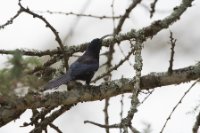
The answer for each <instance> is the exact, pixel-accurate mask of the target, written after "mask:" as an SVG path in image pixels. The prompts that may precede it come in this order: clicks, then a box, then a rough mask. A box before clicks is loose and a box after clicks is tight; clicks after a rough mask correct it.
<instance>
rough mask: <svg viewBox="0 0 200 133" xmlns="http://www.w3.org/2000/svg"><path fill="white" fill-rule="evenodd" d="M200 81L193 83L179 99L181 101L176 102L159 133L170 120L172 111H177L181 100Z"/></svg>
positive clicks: (161, 132)
mask: <svg viewBox="0 0 200 133" xmlns="http://www.w3.org/2000/svg"><path fill="white" fill-rule="evenodd" d="M199 81H200V79H198V80H197V81H195V82H194V83H193V84H192V85H191V86H190V88H189V89H188V90H187V91H186V92H185V93H184V94H183V96H182V97H181V99H180V100H179V101H178V103H177V104H176V105H175V106H174V108H173V109H172V111H171V113H170V114H169V116H168V117H167V119H166V121H165V123H164V125H163V127H162V129H161V131H160V133H163V131H164V129H165V127H166V125H167V122H168V121H169V120H170V119H171V116H172V114H173V113H174V111H175V110H176V109H177V107H178V106H179V105H180V104H181V103H182V101H183V99H184V98H185V97H186V95H187V94H188V93H189V92H190V91H191V89H192V88H193V87H194V86H195V85H196V84H197V83H198V82H199Z"/></svg>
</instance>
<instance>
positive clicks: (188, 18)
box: [0, 0, 200, 133]
mask: <svg viewBox="0 0 200 133" xmlns="http://www.w3.org/2000/svg"><path fill="white" fill-rule="evenodd" d="M151 1H152V0H151ZM111 2H112V0H110V1H108V0H91V2H90V5H89V6H88V8H87V10H86V12H85V13H86V14H95V15H100V16H101V15H111V8H110V5H111ZM129 2H130V1H129V0H127V1H124V0H116V4H115V14H116V15H117V14H119V15H121V14H122V13H123V12H124V10H125V9H126V8H127V6H128V5H129ZM85 3H86V0H81V1H80V0H73V1H72V0H42V1H41V0H29V1H28V0H23V5H24V6H25V7H26V6H28V7H29V8H30V9H31V10H33V11H37V10H42V11H45V10H51V11H63V12H71V11H72V12H75V13H79V11H80V9H81V8H82V6H83V5H84V4H85ZM143 3H150V2H149V0H144V2H143ZM179 3H180V0H173V1H172V0H171V1H166V0H159V2H158V5H157V9H158V10H159V11H160V13H156V14H155V17H154V18H153V20H155V19H158V18H164V17H165V16H167V15H169V13H170V11H171V9H173V7H174V6H175V5H177V4H179ZM148 5H149V4H148ZM18 8H19V7H18V5H17V1H16V0H6V1H2V2H1V4H0V25H1V24H3V23H5V22H6V20H8V19H9V18H10V17H12V16H13V15H14V14H15V13H16V11H17V10H18ZM199 9H200V1H198V0H196V1H194V3H193V6H192V7H191V8H189V9H188V10H187V11H186V13H184V15H183V16H182V17H181V20H180V21H178V22H176V23H175V24H173V25H172V26H170V30H171V31H173V32H174V36H175V37H176V38H177V39H178V41H177V45H176V48H175V50H176V53H175V62H174V68H181V67H185V66H188V65H193V64H194V63H196V62H197V61H199V59H200V53H199V42H200V37H199V35H200V30H199V22H200V19H199V18H200V11H199ZM43 16H44V17H45V18H47V20H48V21H49V22H50V23H51V24H52V25H53V26H54V27H55V28H56V30H57V31H59V34H60V36H61V38H62V39H64V38H65V36H66V34H67V33H68V31H69V29H70V28H71V27H72V26H73V24H74V19H76V17H74V16H64V15H48V14H43ZM150 22H152V20H150V19H149V12H148V11H147V10H145V9H144V8H143V7H142V6H138V7H137V8H136V10H134V11H133V12H132V14H131V19H129V20H127V21H126V23H125V25H124V27H123V30H122V32H127V31H129V30H130V29H131V28H135V29H139V28H141V27H143V26H147V25H149V24H150ZM112 30H113V23H112V20H98V19H94V18H82V19H81V20H80V22H79V23H78V25H77V27H76V28H75V30H74V36H73V38H71V39H70V40H69V41H68V43H66V45H73V44H79V43H82V42H86V41H90V40H92V39H93V38H96V37H101V36H103V35H106V34H109V33H112ZM168 42H169V30H163V31H161V32H159V34H158V35H157V36H156V37H154V38H153V39H152V40H148V41H147V42H146V43H145V44H144V45H145V48H144V50H143V53H142V54H143V58H144V66H143V71H142V73H143V74H148V73H150V72H152V71H153V72H160V71H166V70H167V68H168V63H169V62H168V61H169V53H170V45H169V43H168ZM0 46H1V49H16V48H25V49H39V50H41V49H48V48H50V49H52V48H55V47H57V46H58V44H57V43H56V42H55V41H54V35H53V33H52V32H51V31H50V30H49V29H47V28H46V27H45V26H44V24H43V23H42V22H41V21H40V20H38V19H34V18H33V17H31V16H29V15H27V14H25V13H23V14H21V15H20V16H19V17H18V18H17V19H16V20H15V21H14V23H13V24H12V25H9V26H7V27H6V28H5V29H4V30H0ZM122 47H123V49H124V51H128V49H127V47H126V45H123V46H122ZM115 55H116V56H118V57H122V55H121V53H120V52H119V51H117V52H116V54H115ZM5 61H6V57H5V56H2V55H0V64H1V66H0V68H2V67H3V66H4V64H5ZM118 61H119V58H118V59H115V60H114V61H113V63H114V64H115V63H117V62H118ZM132 61H133V60H132ZM121 74H124V77H127V78H131V77H132V76H133V74H134V71H133V69H132V68H131V67H130V66H129V65H128V64H127V63H125V64H124V65H122V67H120V68H119V69H118V70H117V71H115V72H114V77H113V79H118V78H120V77H121ZM191 84H192V82H191V83H188V84H181V85H177V86H166V87H162V88H157V89H156V91H155V92H154V93H153V95H152V96H151V97H150V98H149V99H148V100H147V101H146V102H145V103H144V104H143V105H141V107H140V108H139V112H138V113H137V114H136V116H135V118H134V121H133V124H134V126H135V127H136V128H138V129H139V130H140V131H142V129H143V128H144V124H143V123H144V122H148V123H150V124H151V126H152V129H153V133H158V132H159V131H160V129H161V127H162V126H163V124H164V122H165V121H166V118H167V117H168V115H169V113H170V112H171V110H172V108H173V107H174V106H175V104H176V103H177V102H178V100H179V99H180V98H181V96H182V95H183V93H184V92H185V90H186V89H187V88H189V86H190V85H191ZM199 96H200V90H199V84H198V85H196V86H195V87H194V88H193V90H192V91H191V92H190V93H189V95H188V97H186V99H184V100H183V103H182V104H181V105H180V107H179V108H178V109H177V111H176V112H175V113H174V115H173V117H172V119H171V120H170V121H169V123H168V125H167V127H166V129H165V133H190V132H191V127H192V126H193V122H194V119H195V114H187V112H189V111H191V110H192V108H193V107H194V106H195V105H197V104H198V103H199V100H200V98H199ZM140 97H141V99H142V98H143V97H144V96H140ZM119 99H120V96H117V97H114V98H112V99H111V101H110V106H109V114H110V123H116V122H119V113H120V105H119V104H120V101H119ZM129 105H130V100H129V94H128V95H126V97H125V109H124V112H125V114H126V112H127V111H128V109H129ZM103 107H104V101H97V102H88V103H79V104H78V105H77V106H75V107H73V108H72V109H71V110H70V111H68V112H66V113H64V115H62V116H61V117H59V118H58V119H56V121H55V123H56V125H57V126H58V127H59V128H60V129H61V130H62V131H63V132H64V133H65V132H69V133H88V132H91V133H92V132H95V133H97V132H98V133H104V132H105V131H104V129H100V128H98V127H96V126H93V125H85V124H83V121H84V120H93V121H95V122H99V123H103V122H104V116H103V112H102V110H103ZM30 116H31V113H30V111H27V112H26V113H24V115H22V116H21V119H18V120H16V121H15V122H11V123H9V124H7V125H6V126H4V127H2V128H0V132H1V133H7V132H11V130H12V131H15V132H19V133H27V132H28V131H30V129H31V128H20V127H19V126H20V125H22V124H23V122H25V121H29V118H30ZM111 131H112V132H113V133H118V130H111ZM49 133H55V131H54V130H51V129H50V132H49Z"/></svg>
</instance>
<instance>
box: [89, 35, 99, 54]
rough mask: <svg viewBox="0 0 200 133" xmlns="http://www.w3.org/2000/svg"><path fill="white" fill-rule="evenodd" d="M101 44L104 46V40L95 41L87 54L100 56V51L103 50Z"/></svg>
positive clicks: (90, 45)
mask: <svg viewBox="0 0 200 133" xmlns="http://www.w3.org/2000/svg"><path fill="white" fill-rule="evenodd" d="M101 44H102V40H101V39H99V38H96V39H93V40H92V41H91V42H90V44H89V46H88V48H87V50H86V51H87V52H89V53H93V54H95V55H99V53H100V50H101Z"/></svg>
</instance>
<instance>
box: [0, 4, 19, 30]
mask: <svg viewBox="0 0 200 133" xmlns="http://www.w3.org/2000/svg"><path fill="white" fill-rule="evenodd" d="M21 13H22V10H21V8H20V9H19V10H18V11H17V13H16V14H15V15H14V16H13V17H11V18H10V19H9V20H7V22H6V23H5V24H2V25H0V30H1V29H4V28H5V27H6V26H8V25H10V24H12V23H13V21H14V20H15V19H16V18H17V17H18V16H19V15H20V14H21Z"/></svg>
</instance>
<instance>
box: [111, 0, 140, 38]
mask: <svg viewBox="0 0 200 133" xmlns="http://www.w3.org/2000/svg"><path fill="white" fill-rule="evenodd" d="M140 2H141V0H134V1H133V2H132V3H131V4H130V6H129V7H128V8H127V9H126V11H125V13H124V15H123V16H122V17H121V18H120V20H119V23H118V25H117V28H116V29H115V31H114V33H115V34H116V33H119V32H120V31H121V28H122V26H123V24H124V22H125V20H126V18H128V17H129V14H130V12H131V11H132V10H133V9H134V8H135V7H136V6H137V4H139V3H140Z"/></svg>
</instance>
